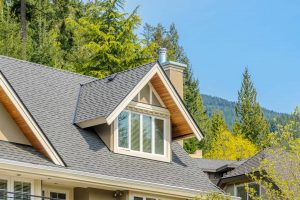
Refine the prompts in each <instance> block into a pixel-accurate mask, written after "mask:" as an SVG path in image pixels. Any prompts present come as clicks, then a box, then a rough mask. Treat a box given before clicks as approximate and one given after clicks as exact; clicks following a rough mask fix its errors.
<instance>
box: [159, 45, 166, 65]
mask: <svg viewBox="0 0 300 200" xmlns="http://www.w3.org/2000/svg"><path fill="white" fill-rule="evenodd" d="M158 54H159V57H158V61H159V63H160V64H162V63H165V62H167V48H159V49H158Z"/></svg>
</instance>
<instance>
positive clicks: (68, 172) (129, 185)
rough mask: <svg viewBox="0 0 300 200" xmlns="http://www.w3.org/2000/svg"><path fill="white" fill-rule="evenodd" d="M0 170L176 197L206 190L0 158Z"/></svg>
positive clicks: (192, 195)
mask: <svg viewBox="0 0 300 200" xmlns="http://www.w3.org/2000/svg"><path fill="white" fill-rule="evenodd" d="M0 170H3V171H5V172H9V171H13V172H18V173H20V174H21V173H25V174H29V175H32V176H34V177H47V178H51V179H52V180H62V181H72V182H73V183H79V184H80V185H86V186H91V185H92V186H93V187H96V188H97V187H99V188H101V187H114V188H116V187H117V188H121V189H122V190H129V191H130V190H132V191H138V192H147V193H155V194H157V195H167V196H172V197H176V198H183V199H191V198H194V197H195V196H197V195H199V194H203V193H207V192H208V191H201V190H195V189H190V188H186V187H178V186H172V185H166V184H163V183H161V184H160V183H152V182H146V181H141V180H133V179H127V178H120V177H114V176H107V175H100V174H96V173H89V172H83V171H78V170H73V169H68V168H59V167H52V166H44V165H36V164H31V163H24V162H19V161H12V160H6V159H0Z"/></svg>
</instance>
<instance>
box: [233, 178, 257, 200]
mask: <svg viewBox="0 0 300 200" xmlns="http://www.w3.org/2000/svg"><path fill="white" fill-rule="evenodd" d="M245 184H246V183H240V184H234V196H236V197H237V188H238V187H246V186H245ZM247 184H248V185H251V184H257V183H255V182H249V183H247ZM258 185H259V184H258ZM261 191H262V190H261V185H259V196H261ZM246 192H247V191H246ZM247 200H249V194H248V192H247Z"/></svg>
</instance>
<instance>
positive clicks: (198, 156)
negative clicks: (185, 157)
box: [190, 149, 202, 158]
mask: <svg viewBox="0 0 300 200" xmlns="http://www.w3.org/2000/svg"><path fill="white" fill-rule="evenodd" d="M190 156H191V157H192V158H202V150H199V149H198V150H196V151H195V153H194V154H190Z"/></svg>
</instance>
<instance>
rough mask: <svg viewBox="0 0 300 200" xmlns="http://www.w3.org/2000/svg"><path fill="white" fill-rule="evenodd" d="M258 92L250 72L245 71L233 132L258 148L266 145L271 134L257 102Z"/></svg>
mask: <svg viewBox="0 0 300 200" xmlns="http://www.w3.org/2000/svg"><path fill="white" fill-rule="evenodd" d="M256 96H257V93H256V90H255V88H254V85H253V82H252V81H251V77H250V74H249V71H248V68H246V69H245V72H244V74H243V82H242V86H241V89H240V91H239V92H238V101H237V104H236V107H235V112H236V116H237V119H236V122H235V124H234V126H233V130H234V132H235V133H236V134H242V135H244V136H245V138H247V139H249V140H250V141H251V142H253V143H254V144H256V145H258V146H262V145H265V142H266V138H267V136H268V134H269V124H268V121H267V120H266V119H265V117H264V114H263V112H262V109H261V107H260V105H259V103H258V102H257V100H256Z"/></svg>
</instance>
